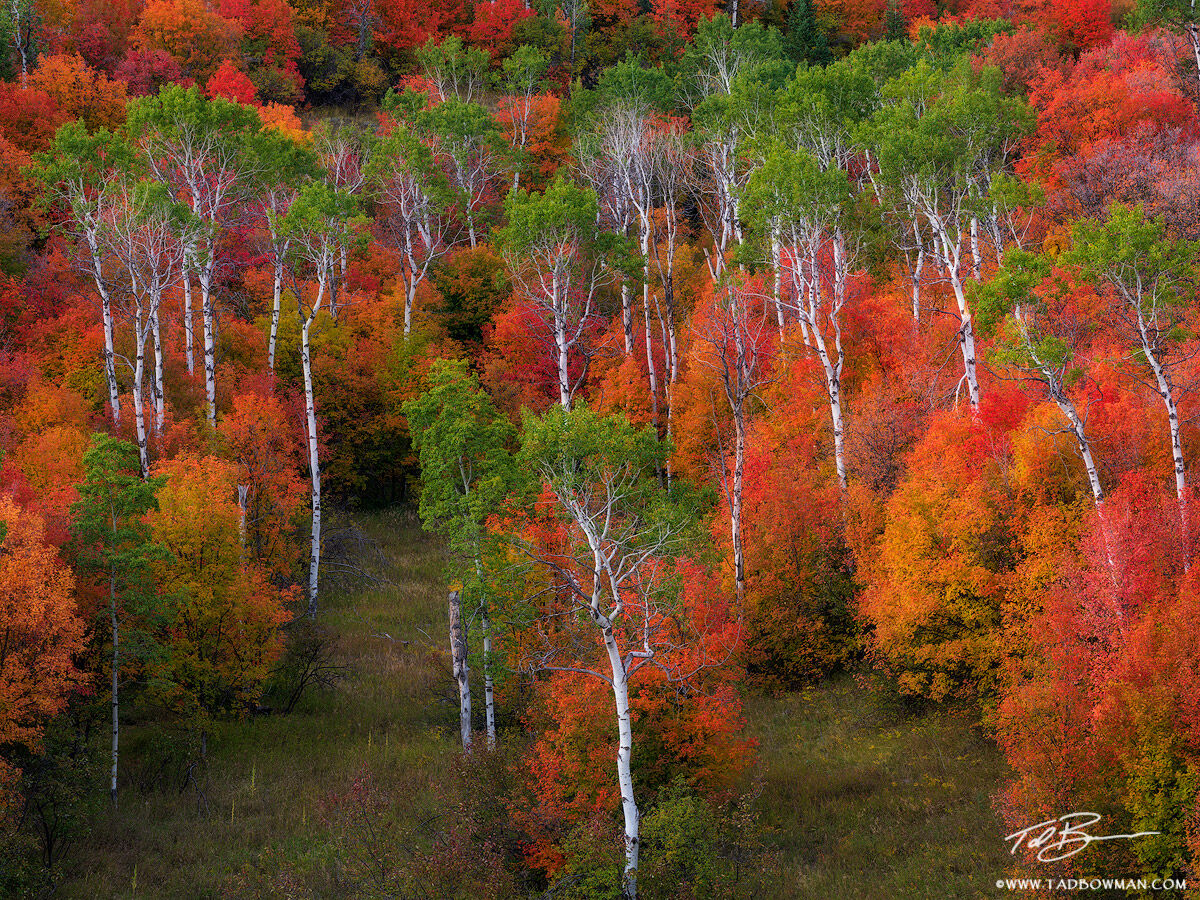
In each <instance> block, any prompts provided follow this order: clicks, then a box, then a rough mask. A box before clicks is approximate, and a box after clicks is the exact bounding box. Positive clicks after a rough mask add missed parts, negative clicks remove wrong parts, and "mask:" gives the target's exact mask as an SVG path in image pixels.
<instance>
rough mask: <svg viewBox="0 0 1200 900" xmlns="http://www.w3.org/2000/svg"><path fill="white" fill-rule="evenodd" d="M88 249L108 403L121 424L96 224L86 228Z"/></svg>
mask: <svg viewBox="0 0 1200 900" xmlns="http://www.w3.org/2000/svg"><path fill="white" fill-rule="evenodd" d="M85 234H86V238H87V244H88V250H90V251H91V255H92V278H93V280H94V281H95V283H96V292H97V293H98V294H99V295H100V317H101V320H102V322H103V325H104V377H105V379H106V380H107V382H108V403H109V406H111V408H112V417H113V424H114V425H120V424H121V393H120V388H119V387H118V385H117V359H116V353H115V352H114V349H113V315H112V300H111V299H110V297H109V293H108V285H106V284H105V282H104V269H103V267H102V265H101V262H100V242H99V240H98V239H97V236H96V228H95V226H89V227H88V228H87V229H86V232H85Z"/></svg>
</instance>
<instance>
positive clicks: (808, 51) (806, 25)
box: [783, 0, 833, 66]
mask: <svg viewBox="0 0 1200 900" xmlns="http://www.w3.org/2000/svg"><path fill="white" fill-rule="evenodd" d="M787 26H788V27H787V34H786V35H785V36H784V39H783V46H784V49H785V50H787V53H788V55H789V56H790V57H791V58H792V59H793V60H795V61H796V62H798V63H801V62H803V63H808V64H809V65H813V66H823V65H826V64H827V63H830V62H832V61H833V54H832V53H830V52H829V41H828V40H827V39H826V37H825V32H823V31H822V30H821V26H820V25H819V24H818V23H817V16H816V13H815V12H814V11H813V5H812V0H795V2H794V3H792V8H791V10H790V11H789V12H788V20H787Z"/></svg>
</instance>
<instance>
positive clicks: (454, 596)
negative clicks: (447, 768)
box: [450, 591, 471, 753]
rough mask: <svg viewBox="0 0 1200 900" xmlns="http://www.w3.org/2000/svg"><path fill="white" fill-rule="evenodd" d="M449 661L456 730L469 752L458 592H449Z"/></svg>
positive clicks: (466, 670)
mask: <svg viewBox="0 0 1200 900" xmlns="http://www.w3.org/2000/svg"><path fill="white" fill-rule="evenodd" d="M450 661H451V664H452V666H453V669H454V680H455V682H456V683H457V684H458V730H459V733H460V735H461V737H462V746H463V751H464V752H466V753H470V752H471V672H470V669H469V667H468V664H467V628H466V624H465V623H464V622H463V617H462V602H461V600H460V598H459V593H458V591H451V592H450Z"/></svg>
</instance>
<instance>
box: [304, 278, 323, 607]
mask: <svg viewBox="0 0 1200 900" xmlns="http://www.w3.org/2000/svg"><path fill="white" fill-rule="evenodd" d="M324 287H325V285H324V279H321V280H320V281H319V282H318V286H317V302H316V305H315V306H314V307H313V310H312V314H311V315H309V316H308V317H307V318H305V320H304V325H303V326H302V327H301V329H300V362H301V368H302V369H303V370H304V412H305V416H306V422H307V426H308V468H309V471H310V472H311V473H312V545H311V548H310V552H309V562H308V617H309V618H310V619H316V617H317V588H318V586H319V584H320V574H321V573H320V569H321V462H320V459H319V457H318V444H317V410H316V406H315V404H314V401H313V377H312V357H311V353H310V347H309V339H308V337H309V328H310V327H311V326H312V323H313V319H315V318H316V315H317V311H318V310H319V309H320V308H321V299H322V297H321V295H322V293H323V292H324Z"/></svg>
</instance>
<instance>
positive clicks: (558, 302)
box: [551, 275, 571, 410]
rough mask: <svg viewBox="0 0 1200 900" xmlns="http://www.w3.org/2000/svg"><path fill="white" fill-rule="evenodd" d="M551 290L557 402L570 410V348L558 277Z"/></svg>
mask: <svg viewBox="0 0 1200 900" xmlns="http://www.w3.org/2000/svg"><path fill="white" fill-rule="evenodd" d="M551 289H552V290H553V291H554V342H555V345H556V346H557V347H558V400H559V402H560V403H561V404H562V408H563V409H565V410H569V409H570V408H571V370H570V366H569V363H570V359H569V353H570V346H569V344H568V342H567V321H566V304H567V299H566V297H561V298H560V297H559V293H560V291H561V288H560V286H559V281H558V276H557V275H556V276H555V277H554V281H553V284H552V287H551Z"/></svg>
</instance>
